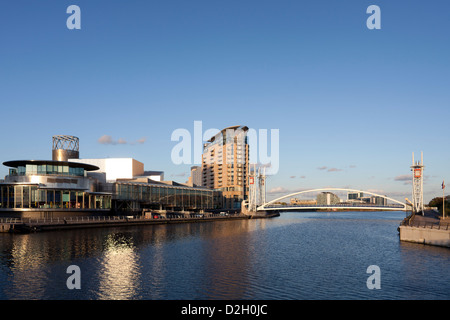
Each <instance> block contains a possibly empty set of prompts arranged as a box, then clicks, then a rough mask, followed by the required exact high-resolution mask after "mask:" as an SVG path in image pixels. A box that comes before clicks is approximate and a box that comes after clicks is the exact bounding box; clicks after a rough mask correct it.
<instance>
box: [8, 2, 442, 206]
mask: <svg viewBox="0 0 450 320" xmlns="http://www.w3.org/2000/svg"><path fill="white" fill-rule="evenodd" d="M72 4H75V5H78V6H79V7H80V8H81V30H69V29H67V27H66V20H67V18H68V17H69V14H67V13H66V9H67V7H68V6H69V5H72ZM372 4H375V5H378V6H379V7H380V9H381V29H380V30H369V29H368V28H367V27H366V20H367V18H368V17H369V14H367V13H366V9H367V7H368V6H369V5H372ZM449 21H450V3H449V2H448V1H445V0H442V1H438V0H434V1H383V0H371V1H364V0H346V1H343V0H342V1H335V0H327V1H299V0H297V1H283V0H282V1H253V0H252V1H246V0H240V1H211V0H209V1H196V0H192V1H181V0H172V1H143V0H142V1H101V0H97V1H83V0H73V1H63V0H57V1H56V0H55V1H7V2H4V3H2V6H1V10H0V39H1V42H0V46H1V50H0V108H1V125H0V132H1V134H2V139H1V140H0V161H1V162H3V161H7V160H15V159H49V158H51V138H52V136H53V135H56V134H68V135H75V136H78V137H79V138H80V148H81V150H80V152H81V157H82V158H83V157H84V158H96V157H98V158H101V157H133V158H135V159H137V160H139V161H141V162H143V163H144V164H145V168H146V170H163V171H165V176H166V179H172V180H175V181H180V182H184V181H186V180H187V178H188V171H189V167H190V165H178V166H177V165H175V164H173V163H172V161H171V150H172V148H173V147H174V146H175V145H176V142H173V141H171V134H172V132H173V131H174V130H176V129H178V128H185V129H187V130H189V131H190V132H192V133H193V126H194V121H202V125H203V129H204V130H206V129H209V128H217V129H222V128H225V127H228V126H231V125H236V124H241V125H247V126H248V127H250V128H254V129H256V130H259V129H268V130H270V129H279V133H280V146H279V152H280V158H279V162H280V169H279V171H278V173H277V174H276V175H274V176H271V177H270V178H269V180H268V190H269V191H270V196H271V197H274V196H277V195H281V194H282V193H276V192H277V191H279V192H289V191H295V190H300V189H307V188H319V187H326V186H332V187H349V188H355V189H363V190H369V191H370V190H372V191H377V192H380V193H383V194H387V195H392V196H393V197H396V198H398V199H403V198H404V196H405V195H406V196H409V195H410V193H411V185H410V184H408V181H405V180H404V179H403V178H404V175H408V174H410V170H409V166H410V165H411V153H412V152H415V153H416V156H418V155H419V154H420V152H421V151H423V152H424V161H425V165H426V168H425V176H426V177H425V185H424V188H425V201H429V200H430V199H431V198H433V197H435V196H440V195H441V194H442V190H441V189H440V185H441V183H442V180H443V179H446V180H448V181H449V182H450V170H449V166H448V164H449V160H450V149H449V148H448V138H449V131H448V119H449V115H450V108H449V107H450V105H449V104H450V90H449V89H450V79H449V74H450V58H449V57H450V32H449V31H450V23H449ZM104 135H109V136H111V137H112V139H113V140H115V141H118V140H119V139H122V141H126V142H127V143H121V144H101V143H99V139H100V138H101V137H102V136H104ZM138 140H140V141H141V142H142V141H145V142H144V143H133V142H136V141H138ZM5 174H7V168H6V167H4V166H2V167H1V168H0V175H1V176H4V175H5Z"/></svg>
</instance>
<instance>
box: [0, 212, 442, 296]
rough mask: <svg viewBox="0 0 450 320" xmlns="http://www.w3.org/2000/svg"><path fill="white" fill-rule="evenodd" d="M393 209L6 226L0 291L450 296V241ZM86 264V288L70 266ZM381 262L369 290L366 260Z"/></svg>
mask: <svg viewBox="0 0 450 320" xmlns="http://www.w3.org/2000/svg"><path fill="white" fill-rule="evenodd" d="M401 218H402V217H401V216H398V215H397V216H396V215H395V214H390V213H389V214H387V215H384V214H375V213H374V214H366V215H364V214H356V213H351V214H347V213H336V214H334V213H332V214H321V213H305V214H300V215H299V214H295V213H290V214H284V215H282V216H281V217H279V218H276V219H270V220H241V221H229V222H208V223H192V224H179V225H157V226H145V227H144V226H136V227H126V228H105V229H101V228H100V229H89V230H71V231H64V232H58V231H55V232H47V233H36V234H27V235H10V234H0V299H108V300H112V299H346V298H350V299H353V298H357V299H405V298H407V299H408V298H417V299H421V298H428V299H434V298H437V299H441V298H444V299H446V298H447V299H448V297H449V296H448V293H449V292H450V287H449V284H448V283H450V281H448V279H449V278H448V274H449V262H450V261H449V259H450V251H449V250H448V249H445V248H435V247H428V246H427V247H426V248H424V246H420V245H419V246H420V247H417V246H418V245H415V244H408V243H400V242H399V239H398V234H397V231H396V228H397V226H398V223H399V221H400V220H401ZM72 264H75V265H78V266H79V267H80V268H81V278H82V279H81V282H82V289H81V290H78V291H77V290H68V289H67V287H66V280H67V277H68V274H67V273H66V269H67V267H68V266H69V265H72ZM370 264H377V265H379V266H380V268H381V270H382V277H383V278H382V290H381V291H377V292H375V291H370V290H367V288H366V286H365V283H366V279H367V274H366V268H367V266H368V265H370Z"/></svg>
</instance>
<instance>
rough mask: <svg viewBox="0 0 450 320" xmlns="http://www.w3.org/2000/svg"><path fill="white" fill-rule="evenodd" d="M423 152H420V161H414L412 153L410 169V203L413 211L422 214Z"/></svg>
mask: <svg viewBox="0 0 450 320" xmlns="http://www.w3.org/2000/svg"><path fill="white" fill-rule="evenodd" d="M424 167H425V166H424V165H423V152H421V153H420V162H419V161H417V162H414V152H413V154H412V166H411V171H412V173H413V180H412V200H413V201H412V203H413V208H412V210H413V213H415V214H417V213H419V212H421V213H422V215H423V168H424Z"/></svg>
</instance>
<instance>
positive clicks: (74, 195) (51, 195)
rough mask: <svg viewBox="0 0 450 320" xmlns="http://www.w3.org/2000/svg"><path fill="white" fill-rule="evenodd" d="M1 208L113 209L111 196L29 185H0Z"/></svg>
mask: <svg viewBox="0 0 450 320" xmlns="http://www.w3.org/2000/svg"><path fill="white" fill-rule="evenodd" d="M0 209H111V196H110V195H94V194H89V193H88V192H83V191H76V190H53V189H39V188H38V187H37V186H27V185H11V186H0Z"/></svg>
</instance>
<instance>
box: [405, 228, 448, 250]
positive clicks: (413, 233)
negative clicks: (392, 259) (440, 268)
mask: <svg viewBox="0 0 450 320" xmlns="http://www.w3.org/2000/svg"><path fill="white" fill-rule="evenodd" d="M399 231H400V240H401V241H408V242H415V243H423V244H429V245H434V246H442V247H448V248H450V230H445V229H435V228H424V227H412V226H400V227H399Z"/></svg>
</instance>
